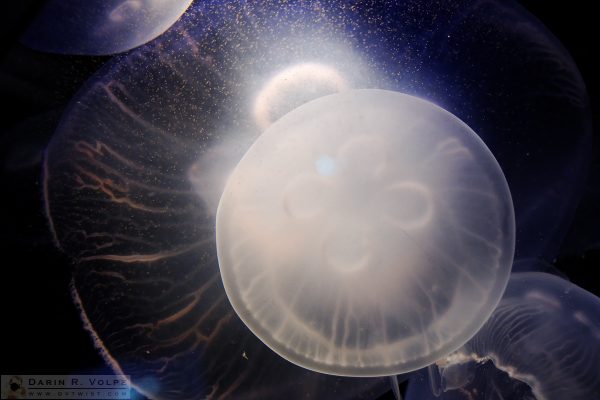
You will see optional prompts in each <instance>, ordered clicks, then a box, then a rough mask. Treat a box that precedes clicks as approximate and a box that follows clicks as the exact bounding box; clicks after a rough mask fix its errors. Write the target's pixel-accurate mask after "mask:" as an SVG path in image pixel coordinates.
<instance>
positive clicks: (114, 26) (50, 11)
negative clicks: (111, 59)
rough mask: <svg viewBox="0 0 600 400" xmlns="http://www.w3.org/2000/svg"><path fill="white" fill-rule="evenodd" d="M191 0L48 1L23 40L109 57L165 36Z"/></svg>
mask: <svg viewBox="0 0 600 400" xmlns="http://www.w3.org/2000/svg"><path fill="white" fill-rule="evenodd" d="M191 2H192V0H86V1H79V0H49V1H47V2H46V3H45V4H44V6H43V7H42V8H41V10H40V12H39V14H38V15H37V16H36V17H35V19H34V20H33V22H32V23H31V25H30V26H29V28H28V29H27V31H26V32H25V34H24V35H23V37H22V39H21V41H22V42H23V44H25V45H27V46H29V47H31V48H33V49H36V50H40V51H45V52H50V53H62V54H85V55H106V54H115V53H121V52H123V51H127V50H130V49H132V48H134V47H138V46H141V45H143V44H144V43H147V42H149V41H150V40H152V39H154V38H156V37H157V36H159V35H160V34H162V33H163V32H165V31H166V30H167V29H169V27H170V26H171V25H173V24H174V23H175V21H177V19H179V17H181V15H182V14H183V13H184V12H185V10H186V9H187V8H188V7H189V5H190V4H191Z"/></svg>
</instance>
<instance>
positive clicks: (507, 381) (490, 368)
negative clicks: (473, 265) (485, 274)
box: [407, 272, 600, 400]
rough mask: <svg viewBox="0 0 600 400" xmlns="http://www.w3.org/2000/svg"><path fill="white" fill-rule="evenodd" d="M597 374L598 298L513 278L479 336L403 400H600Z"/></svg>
mask: <svg viewBox="0 0 600 400" xmlns="http://www.w3.org/2000/svg"><path fill="white" fill-rule="evenodd" d="M599 369H600V299H599V298H598V297H596V296H594V295H593V294H591V293H589V292H587V291H585V290H583V289H581V288H580V287H578V286H576V285H574V284H573V283H571V282H569V281H567V280H564V279H562V278H560V277H557V276H554V275H550V274H546V273H541V272H525V273H517V274H513V275H512V276H511V278H510V281H509V284H508V287H507V289H506V292H505V294H504V296H503V298H502V301H501V302H500V304H499V305H498V307H497V308H496V310H495V311H494V313H493V314H492V316H491V317H490V319H489V320H488V321H487V322H486V323H485V325H484V326H483V328H482V329H481V330H480V331H479V332H478V333H477V335H475V337H473V339H471V340H470V341H469V342H468V343H467V344H466V345H465V346H464V348H463V349H461V350H460V351H458V352H457V353H456V354H453V355H452V356H450V357H449V358H448V359H447V360H445V362H442V363H440V366H439V369H436V370H437V371H439V372H440V374H436V373H434V374H432V376H431V377H430V378H428V379H427V380H426V379H423V378H421V379H415V380H414V381H412V383H411V384H410V385H409V391H408V397H407V398H408V399H409V400H410V399H428V398H429V399H437V398H439V399H505V400H513V399H514V400H517V399H538V400H540V399H546V400H554V399H573V400H579V399H581V400H583V399H597V398H600V375H598V370H599ZM429 379H431V381H430V382H433V388H434V392H437V395H436V396H434V395H433V394H431V389H430V388H429V387H428V386H429V383H428V380H429ZM428 393H429V394H428Z"/></svg>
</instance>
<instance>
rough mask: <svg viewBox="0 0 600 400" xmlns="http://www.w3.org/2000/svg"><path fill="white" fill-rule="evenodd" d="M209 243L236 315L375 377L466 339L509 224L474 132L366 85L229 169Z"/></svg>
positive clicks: (314, 107) (316, 366) (278, 129)
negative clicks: (213, 245)
mask: <svg viewBox="0 0 600 400" xmlns="http://www.w3.org/2000/svg"><path fill="white" fill-rule="evenodd" d="M216 235H217V254H218V259H219V266H220V270H221V276H222V279H223V282H224V286H225V290H226V292H227V295H228V297H229V300H230V302H231V304H232V305H233V307H234V309H235V311H236V312H237V314H238V315H239V316H240V317H241V319H242V320H243V321H244V322H245V323H246V325H247V326H248V327H249V328H250V329H251V330H252V331H253V332H254V333H255V334H256V335H257V336H258V337H259V338H260V339H261V340H262V341H263V342H265V343H266V344H267V345H268V346H269V347H271V348H272V349H273V350H275V351H276V352H277V353H279V354H280V355H281V356H283V357H284V358H286V359H288V360H290V361H292V362H294V363H296V364H299V365H301V366H303V367H306V368H308V369H312V370H316V371H319V372H325V373H329V374H336V375H349V376H378V375H379V376H384V375H393V374H397V373H403V372H408V371H411V370H415V369H418V368H420V367H422V366H425V365H428V364H430V363H432V362H434V361H435V360H437V359H438V358H440V357H442V356H444V355H446V354H447V353H449V352H451V351H453V350H454V349H456V348H458V347H460V346H461V345H462V344H464V343H465V342H466V341H467V340H468V339H469V338H470V337H471V336H473V335H474V334H475V333H476V332H477V330H478V329H479V328H480V327H481V326H482V325H483V323H484V322H485V321H486V319H487V318H488V317H489V315H490V314H491V313H492V311H493V309H494V307H495V306H496V304H497V303H498V301H499V300H500V297H501V296H502V292H503V291H504V288H505V286H506V283H507V280H508V275H509V273H510V267H511V264H512V259H513V253H514V245H515V228H514V212H513V206H512V201H511V196H510V192H509V189H508V185H507V183H506V180H505V178H504V175H503V174H502V171H501V169H500V167H499V165H498V164H497V162H496V160H495V159H494V157H493V156H492V154H491V152H490V151H489V150H488V149H487V147H486V146H485V145H484V143H483V142H482V141H481V140H480V139H479V137H478V136H477V135H476V134H475V133H474V132H473V131H472V130H471V129H470V128H469V127H468V126H467V125H465V124H464V123H463V122H462V121H460V120H459V119H458V118H457V117H455V116H454V115H452V114H450V113H448V112H446V111H445V110H443V109H442V108H440V107H438V106H436V105H434V104H432V103H430V102H427V101H424V100H421V99H419V98H416V97H413V96H409V95H406V94H402V93H399V92H392V91H386V90H378V89H364V90H349V91H345V92H342V93H339V94H334V95H329V96H325V97H322V98H320V99H317V100H314V101H312V102H309V103H307V104H305V105H303V106H300V107H299V108H296V109H295V110H293V111H292V112H290V113H288V114H287V115H285V116H284V117H283V118H281V119H280V120H279V121H277V122H276V123H274V124H273V125H272V126H271V127H270V128H269V129H267V130H266V131H265V132H264V133H263V134H262V135H261V136H260V137H259V138H258V139H257V140H256V142H255V143H254V144H253V145H252V147H251V148H250V149H249V150H248V151H247V153H246V154H245V155H244V157H243V158H242V160H241V161H240V162H239V164H238V165H237V167H236V168H235V170H234V172H233V173H232V174H231V176H230V177H229V179H228V182H227V185H226V187H225V190H224V192H223V196H222V197H221V201H220V203H219V208H218V211H217V225H216Z"/></svg>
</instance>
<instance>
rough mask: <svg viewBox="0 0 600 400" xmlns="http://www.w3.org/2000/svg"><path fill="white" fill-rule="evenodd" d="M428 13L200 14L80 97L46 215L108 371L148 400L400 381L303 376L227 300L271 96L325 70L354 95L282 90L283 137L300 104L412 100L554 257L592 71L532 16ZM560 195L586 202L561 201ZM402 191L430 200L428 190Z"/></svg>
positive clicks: (379, 387) (67, 124) (524, 239)
mask: <svg viewBox="0 0 600 400" xmlns="http://www.w3.org/2000/svg"><path fill="white" fill-rule="evenodd" d="M419 4H420V3H419V2H418V1H407V2H403V3H402V4H393V3H382V4H377V5H365V6H356V7H348V6H347V4H346V2H342V1H340V2H336V1H334V2H330V3H328V4H327V6H324V5H322V4H320V3H312V2H307V3H301V4H298V3H292V2H290V3H286V4H278V6H277V7H273V6H272V3H268V2H252V3H247V2H244V3H241V4H237V3H232V4H230V5H229V7H223V5H222V3H221V2H220V1H210V0H208V1H202V2H197V3H195V4H194V5H192V7H190V9H189V10H188V11H187V12H186V13H185V14H184V16H183V18H181V19H180V20H179V21H178V22H177V23H176V24H175V25H174V26H173V27H172V28H171V29H170V30H169V31H167V32H166V33H165V34H164V35H161V36H160V37H159V38H158V39H157V40H155V41H153V42H150V43H148V44H147V45H145V46H142V47H140V48H139V49H136V50H133V51H131V52H129V53H127V54H124V55H121V56H118V57H115V58H113V59H112V60H111V61H109V62H108V63H107V65H106V66H105V67H103V68H102V69H101V70H100V71H98V72H97V73H96V74H95V75H94V76H93V77H92V78H91V79H90V80H89V81H88V83H87V84H86V85H85V86H84V87H83V88H82V89H81V90H80V92H79V93H78V94H77V95H76V96H75V98H74V99H73V101H72V102H71V104H70V105H69V107H68V108H67V110H66V111H65V113H64V116H63V118H62V120H61V123H60V125H59V126H58V128H57V131H56V134H55V135H54V137H53V139H52V141H51V142H50V143H49V145H48V147H47V149H46V156H45V160H44V196H45V200H46V202H45V204H46V211H47V215H48V219H49V223H50V226H51V229H52V231H53V234H54V237H55V239H56V242H57V245H58V246H59V247H60V248H61V249H62V250H64V252H65V253H66V254H67V255H69V256H70V257H71V258H72V259H73V261H74V267H73V285H72V287H73V295H74V297H75V299H76V301H77V302H78V304H79V305H80V307H81V311H82V316H83V318H84V320H85V321H86V324H87V327H88V328H89V330H90V332H91V333H92V335H93V337H94V339H95V340H96V343H97V344H98V346H99V347H100V348H101V349H102V352H103V354H104V356H105V359H106V360H107V362H108V363H110V365H111V366H112V367H113V368H114V369H115V370H117V371H121V372H123V373H126V374H128V375H130V376H131V379H132V382H133V384H134V386H135V387H136V388H138V389H139V390H140V391H141V392H143V393H144V394H146V395H148V396H149V397H151V398H205V397H212V398H219V397H221V398H227V397H232V398H257V399H269V398H274V399H279V398H290V399H293V398H332V399H338V398H339V399H344V398H356V397H360V398H364V399H373V398H376V397H377V396H378V395H379V394H380V393H381V392H382V391H384V390H387V389H388V383H387V381H386V380H381V379H364V378H341V377H331V376H327V375H323V374H318V373H314V372H312V371H308V370H306V369H303V368H299V367H296V366H294V365H293V364H291V363H289V362H287V361H285V360H284V359H283V358H281V357H279V356H278V355H276V354H275V353H274V352H272V351H271V350H269V349H268V348H267V347H266V346H265V345H264V344H263V343H262V342H260V340H258V339H257V338H256V337H255V336H254V335H253V334H252V333H251V332H250V331H249V330H248V329H247V328H246V327H245V325H244V324H243V323H242V321H241V320H239V319H238V317H237V316H236V314H235V312H234V310H233V309H232V308H231V306H230V305H229V303H228V301H227V296H226V293H225V290H224V287H223V284H222V282H221V277H220V275H219V266H218V264H217V250H216V241H215V213H216V210H217V204H218V201H219V198H220V196H221V193H222V189H223V188H224V187H225V180H226V178H227V176H228V175H229V173H230V172H231V171H232V170H233V168H234V167H235V165H236V164H237V163H238V162H239V161H240V159H241V158H242V156H243V155H244V153H245V152H246V151H247V150H248V148H250V146H251V145H252V143H253V142H254V141H256V140H257V139H258V140H260V137H261V134H262V133H263V132H264V129H265V128H264V127H263V125H264V124H263V125H261V124H260V122H259V119H257V117H256V113H255V110H256V108H255V105H256V104H257V99H259V98H260V93H261V91H262V90H263V89H264V88H268V87H269V82H272V81H273V79H274V78H276V77H277V76H278V74H281V73H282V72H283V71H286V70H288V71H289V70H291V71H293V70H294V68H296V67H299V66H303V65H304V66H305V65H307V64H309V65H319V66H323V67H324V68H326V69H327V70H328V71H335V74H333V75H328V76H339V77H340V78H341V80H339V79H338V78H335V79H333V80H327V79H325V80H317V81H311V82H313V83H310V84H309V85H293V86H289V87H288V86H285V85H284V86H283V92H282V93H288V95H289V98H288V95H285V96H284V97H281V96H280V97H277V96H275V97H270V98H271V99H275V100H276V101H274V102H272V103H271V105H270V106H269V107H271V108H270V109H271V110H273V111H272V112H271V113H270V114H269V113H267V118H268V120H269V123H271V124H272V125H271V126H274V125H273V123H275V124H276V122H275V121H276V120H277V119H278V118H279V117H282V116H283V115H284V114H286V113H287V112H288V111H292V110H291V108H293V107H296V106H299V105H300V104H298V100H297V99H301V100H300V101H302V99H306V100H307V101H308V100H312V99H313V98H312V97H311V96H310V95H307V94H303V93H302V89H303V87H307V88H310V87H311V86H313V87H314V86H316V87H317V90H312V91H311V93H315V96H321V95H323V94H330V93H334V92H338V91H344V90H348V89H350V88H352V89H364V88H378V89H386V90H391V91H396V92H405V93H409V94H412V95H414V96H417V97H420V98H424V99H427V100H430V101H431V102H433V103H435V104H438V105H440V106H442V107H443V108H444V109H447V110H449V111H450V112H451V113H452V114H454V115H455V116H456V117H458V118H459V119H460V120H462V121H464V122H466V123H467V124H468V125H469V126H470V127H471V128H473V130H474V131H475V132H477V134H478V135H479V136H480V137H481V138H482V139H483V141H484V142H485V144H486V146H487V147H488V148H489V149H490V150H491V152H492V154H493V155H494V156H495V158H496V159H497V160H498V162H499V164H500V167H501V168H502V170H503V172H504V173H505V176H506V178H507V180H508V183H509V186H510V187H511V194H512V195H513V200H514V203H515V213H516V229H517V245H516V251H517V252H520V253H521V254H525V255H526V256H528V257H529V256H531V257H540V258H544V259H547V260H548V259H549V257H552V254H553V253H554V252H555V244H556V243H557V240H558V238H560V237H562V235H564V232H565V230H566V228H567V225H566V222H567V221H568V220H569V215H570V213H571V211H572V208H573V207H574V204H575V203H574V202H575V201H576V197H577V195H578V193H579V192H578V185H579V183H580V182H581V180H580V176H581V174H582V171H583V165H584V161H585V151H586V150H588V149H589V146H587V139H588V138H589V130H588V122H589V120H588V117H589V115H588V113H587V108H586V104H587V103H586V97H585V90H584V88H583V85H582V83H581V79H580V77H579V74H578V72H577V70H576V68H575V67H574V66H573V64H572V61H571V59H570V58H569V56H568V55H567V54H566V52H565V51H564V49H562V48H561V47H560V45H558V44H557V43H556V42H555V39H553V38H552V37H551V36H550V35H549V33H548V32H547V31H545V29H544V28H543V27H541V26H540V25H539V23H538V22H536V21H535V20H534V19H533V18H532V17H530V16H529V15H528V14H526V13H525V12H524V11H522V10H521V9H520V8H519V7H518V6H516V5H513V4H511V3H507V2H494V1H490V2H485V3H481V2H466V1H465V2H458V3H453V4H448V3H443V4H441V5H436V6H431V7H428V8H424V7H422V6H419ZM448 36H450V38H448ZM302 68H304V67H302ZM300 70H301V68H300ZM532 70H533V71H535V74H531V73H530V72H529V71H532ZM297 71H298V70H297ZM294 76H302V73H300V74H298V75H294ZM335 82H344V85H341V84H337V83H335ZM557 82H560V85H558V86H557V84H556V83H557ZM341 88H343V90H341ZM565 88H566V89H565ZM298 91H299V92H298ZM293 99H296V100H293ZM273 105H274V106H275V107H274V108H273V107H272V106H273ZM287 107H291V108H290V109H288V108H287ZM267 129H269V128H267ZM359 147H360V146H359ZM527 153H529V156H527V155H526V154H527ZM336 154H337V152H330V153H324V154H323V157H322V158H319V159H318V160H317V164H316V165H315V166H314V167H315V168H316V169H317V171H319V173H321V174H323V176H330V177H335V173H336V171H338V170H336V165H338V164H336ZM542 170H543V171H544V173H543V174H541V173H540V171H542ZM365 171H369V169H365ZM556 187H562V191H563V193H572V196H555V195H553V193H554V192H555V188H556ZM391 189H392V192H394V193H396V194H398V195H406V196H408V197H410V196H413V195H414V196H415V197H417V196H424V193H426V192H425V191H424V190H422V189H423V188H422V187H421V186H418V185H414V184H410V185H406V184H403V185H400V186H397V187H395V188H391ZM290 199H294V197H293V196H292V197H291V198H290ZM289 204H290V205H291V206H292V209H291V210H292V211H294V212H300V211H302V209H299V208H293V207H295V205H294V204H295V203H293V202H290V203H289ZM432 210H433V209H432ZM425 211H427V210H425ZM420 215H421V216H423V220H426V218H425V216H427V215H428V213H427V212H425V213H421V214H420ZM398 218H399V219H400V220H401V221H404V222H406V219H405V217H403V216H402V215H400V216H398ZM403 218H404V219H403ZM427 218H429V217H427ZM413 222H414V223H413V224H412V225H413V226H414V225H415V224H417V222H418V223H421V222H420V221H418V220H417V219H414V220H413ZM417 225H418V224H417ZM534 233H535V234H534ZM519 238H521V239H519ZM342 242H343V241H342ZM332 248H333V249H335V248H336V247H335V246H334V247H332ZM481 251H485V247H484V248H482V249H481ZM332 254H333V255H335V254H336V253H335V252H333V253H332ZM334 260H339V257H337V258H334ZM341 262H342V263H344V262H345V261H343V260H342V261H341ZM480 272H481V273H485V271H484V270H482V271H480ZM455 279H456V278H455ZM414 290H417V289H414ZM374 294H375V293H374ZM364 295H365V296H366V295H367V294H366V293H364ZM401 329H402V328H399V330H398V331H394V332H392V333H393V334H394V335H399V334H401Z"/></svg>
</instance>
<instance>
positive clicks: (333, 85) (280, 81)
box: [254, 63, 350, 129]
mask: <svg viewBox="0 0 600 400" xmlns="http://www.w3.org/2000/svg"><path fill="white" fill-rule="evenodd" d="M349 88H350V86H349V84H348V82H347V81H346V79H344V77H343V76H342V75H341V74H340V72H339V71H338V70H337V69H335V68H333V67H330V66H328V65H324V64H319V63H302V64H298V65H294V66H291V67H289V68H286V69H285V70H283V71H281V72H279V73H278V74H276V75H275V76H273V77H272V78H271V79H270V80H269V81H268V82H267V83H266V84H265V86H264V87H263V88H262V89H261V90H260V92H259V93H258V95H257V96H256V101H255V103H254V117H255V119H256V123H257V124H258V126H259V127H260V128H263V129H264V128H267V127H268V126H269V125H271V124H272V123H273V122H274V121H276V120H277V119H279V118H280V117H282V116H283V115H285V114H286V113H287V112H289V111H291V110H293V109H294V108H296V107H298V106H300V105H302V104H304V103H306V102H308V101H310V100H313V99H316V98H318V97H321V96H324V95H327V94H331V93H336V92H341V91H343V90H347V89H349Z"/></svg>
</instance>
